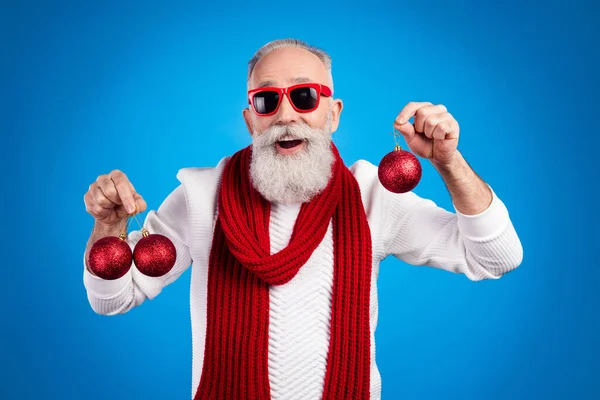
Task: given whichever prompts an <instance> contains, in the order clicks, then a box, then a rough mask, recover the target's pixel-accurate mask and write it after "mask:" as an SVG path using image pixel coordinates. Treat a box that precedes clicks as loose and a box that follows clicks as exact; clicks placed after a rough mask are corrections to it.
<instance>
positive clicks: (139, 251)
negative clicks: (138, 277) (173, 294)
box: [133, 233, 177, 277]
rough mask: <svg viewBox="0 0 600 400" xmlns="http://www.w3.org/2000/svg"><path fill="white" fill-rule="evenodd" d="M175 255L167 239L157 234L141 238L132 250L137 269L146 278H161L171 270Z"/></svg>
mask: <svg viewBox="0 0 600 400" xmlns="http://www.w3.org/2000/svg"><path fill="white" fill-rule="evenodd" d="M176 258H177V253H176V251H175V245H174V244H173V242H171V240H170V239H169V238H167V237H166V236H163V235H159V234H157V233H153V234H150V235H147V236H144V237H142V238H141V239H140V240H139V242H138V243H137V244H136V245H135V248H134V249H133V260H134V261H135V266H136V267H137V269H138V270H139V271H140V272H141V273H143V274H144V275H147V276H152V277H157V276H163V275H165V274H166V273H167V272H169V271H170V270H171V268H173V265H175V259H176Z"/></svg>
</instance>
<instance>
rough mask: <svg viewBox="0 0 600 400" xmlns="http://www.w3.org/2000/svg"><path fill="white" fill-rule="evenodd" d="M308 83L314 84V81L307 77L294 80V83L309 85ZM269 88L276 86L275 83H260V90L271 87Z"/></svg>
mask: <svg viewBox="0 0 600 400" xmlns="http://www.w3.org/2000/svg"><path fill="white" fill-rule="evenodd" d="M307 82H312V79H308V78H307V77H304V76H301V77H298V78H294V79H292V83H307ZM269 86H275V82H273V81H263V82H261V83H260V85H258V87H259V88H264V87H269Z"/></svg>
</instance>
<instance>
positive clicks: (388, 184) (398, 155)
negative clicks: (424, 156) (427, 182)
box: [378, 147, 422, 193]
mask: <svg viewBox="0 0 600 400" xmlns="http://www.w3.org/2000/svg"><path fill="white" fill-rule="evenodd" d="M421 174H422V168H421V163H420V162H419V160H418V159H417V157H415V155H414V154H412V153H411V152H409V151H405V150H402V149H401V148H400V147H396V149H395V150H394V151H392V152H390V153H388V154H386V155H385V157H383V159H382V160H381V162H380V163H379V172H378V175H379V181H380V182H381V184H382V185H383V187H385V188H386V189H387V190H389V191H390V192H393V193H406V192H408V191H410V190H412V189H414V188H415V187H416V186H417V184H418V183H419V181H420V180H421Z"/></svg>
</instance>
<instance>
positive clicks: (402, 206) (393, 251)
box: [359, 163, 523, 281]
mask: <svg viewBox="0 0 600 400" xmlns="http://www.w3.org/2000/svg"><path fill="white" fill-rule="evenodd" d="M360 169H362V170H363V171H362V173H361V174H359V175H362V176H361V179H362V180H363V181H365V182H366V183H367V184H365V185H364V186H365V188H366V189H367V191H368V192H367V193H366V196H365V194H364V195H363V197H366V201H367V203H368V209H369V220H370V221H373V224H372V226H373V231H374V232H373V233H374V235H375V237H376V240H378V241H379V249H380V252H381V253H382V254H381V255H380V256H381V258H385V257H387V256H388V255H393V256H394V257H396V258H398V259H400V260H402V261H405V262H407V263H409V264H411V265H427V266H431V267H434V268H440V269H443V270H446V271H450V272H454V273H462V274H465V275H466V276H467V278H469V279H471V280H474V281H479V280H482V279H498V278H500V277H501V276H502V275H503V274H505V273H507V272H509V271H511V270H513V269H515V268H517V267H518V266H519V265H520V264H521V262H522V259H523V248H522V245H521V242H520V240H519V237H518V235H517V233H516V231H515V228H514V226H513V224H512V222H511V220H510V217H509V213H508V210H507V208H506V206H505V204H504V203H503V202H502V200H501V199H500V198H499V197H498V196H497V195H496V193H495V192H494V190H493V189H492V188H491V187H490V189H492V202H491V204H490V205H489V206H488V208H487V209H485V210H484V211H482V212H481V213H479V214H477V215H466V214H462V213H460V212H459V211H458V210H457V209H456V207H455V206H454V204H453V206H454V211H455V212H450V211H447V210H445V209H444V208H441V207H439V206H438V205H436V203H435V202H434V201H432V200H429V199H425V198H422V197H420V196H418V195H417V194H416V193H414V192H412V191H411V192H407V193H403V194H394V193H391V192H389V191H387V190H385V189H384V188H383V186H382V185H381V183H380V182H379V179H378V177H377V167H376V166H373V165H372V164H369V163H365V165H364V166H363V167H361V168H360ZM488 186H489V185H488Z"/></svg>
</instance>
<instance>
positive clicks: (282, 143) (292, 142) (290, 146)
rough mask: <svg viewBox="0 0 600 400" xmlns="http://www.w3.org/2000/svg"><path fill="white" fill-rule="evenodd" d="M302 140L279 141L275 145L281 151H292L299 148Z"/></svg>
mask: <svg viewBox="0 0 600 400" xmlns="http://www.w3.org/2000/svg"><path fill="white" fill-rule="evenodd" d="M302 142H303V140H280V141H279V142H277V144H278V145H279V146H280V147H281V148H283V149H293V148H294V147H296V146H300V145H301V144H302Z"/></svg>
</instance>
